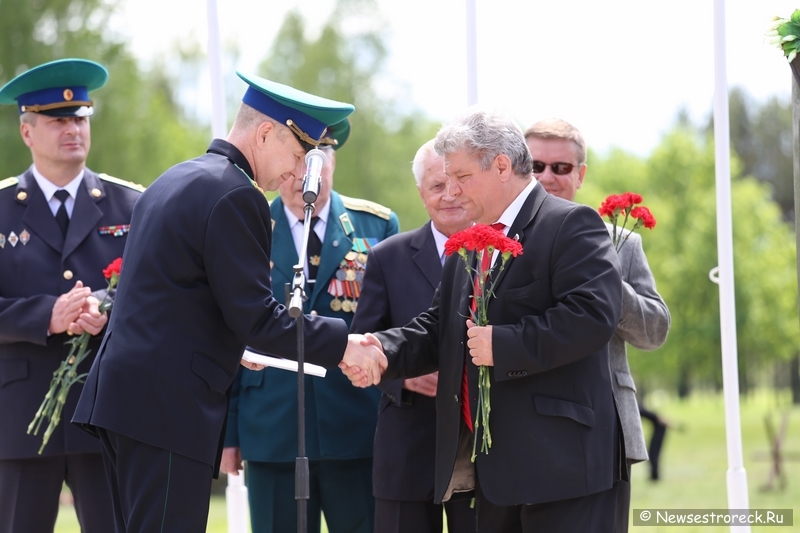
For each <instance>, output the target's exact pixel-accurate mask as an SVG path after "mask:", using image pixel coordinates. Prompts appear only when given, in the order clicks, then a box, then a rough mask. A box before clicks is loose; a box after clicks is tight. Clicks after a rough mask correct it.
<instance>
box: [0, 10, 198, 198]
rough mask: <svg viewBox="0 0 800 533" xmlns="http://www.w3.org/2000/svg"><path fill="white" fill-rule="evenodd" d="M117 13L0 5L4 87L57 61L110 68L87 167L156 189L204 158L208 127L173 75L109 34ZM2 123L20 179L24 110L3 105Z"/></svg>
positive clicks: (3, 152)
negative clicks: (143, 61)
mask: <svg viewBox="0 0 800 533" xmlns="http://www.w3.org/2000/svg"><path fill="white" fill-rule="evenodd" d="M117 9H119V6H118V3H117V2H116V1H111V2H108V1H104V0H2V1H0V34H1V35H3V36H4V37H3V39H0V85H2V84H5V83H6V82H8V81H9V80H10V79H12V78H13V77H14V76H16V75H17V74H19V73H21V72H23V71H25V70H27V69H28V68H31V67H33V66H36V65H39V64H41V63H44V62H47V61H52V60H54V59H61V58H66V57H82V58H86V59H91V60H94V61H97V62H99V63H101V64H102V65H104V66H105V67H106V68H107V69H108V71H109V80H108V83H107V84H106V86H105V87H103V88H102V89H99V90H97V91H95V92H93V93H92V99H93V100H94V101H95V115H94V116H93V117H92V119H91V121H92V129H93V132H94V135H92V149H91V151H90V153H89V160H88V162H87V164H88V165H89V166H90V167H91V168H92V169H94V170H96V171H98V172H106V173H108V174H111V175H114V176H117V177H119V178H122V179H126V180H130V181H135V182H138V183H141V184H144V185H148V184H149V183H151V182H152V181H153V180H154V179H155V178H156V177H158V176H159V175H160V174H161V173H162V172H163V171H164V170H166V169H167V168H168V167H169V166H171V165H173V164H175V163H176V162H178V161H181V160H182V159H187V158H189V157H194V156H196V155H198V154H200V153H202V152H203V151H204V149H205V146H206V144H207V142H208V136H209V134H208V127H207V126H200V125H199V124H198V123H196V122H195V121H192V120H190V119H189V118H188V116H187V114H186V113H185V111H184V110H183V108H182V106H181V105H180V103H179V102H178V101H176V99H175V97H174V96H173V94H174V92H173V89H172V87H175V86H176V84H175V83H174V81H173V80H172V79H171V78H170V76H169V75H168V74H167V73H166V72H165V71H163V70H159V69H158V68H155V69H154V70H153V71H151V72H149V73H147V72H143V71H142V70H141V69H140V67H139V65H138V63H137V62H136V60H135V59H134V58H133V56H132V55H131V54H130V52H129V50H128V47H127V45H126V44H125V43H124V42H122V41H120V40H118V39H116V38H115V37H114V36H113V35H110V34H108V33H107V30H106V28H108V27H109V26H110V24H109V20H110V18H111V17H112V16H113V15H114V13H115V11H116V10H117ZM0 124H2V127H0V176H2V177H7V176H14V175H17V174H19V173H21V172H22V171H24V170H25V169H26V168H27V167H28V166H29V165H30V163H31V161H30V153H29V151H28V149H27V147H26V146H25V145H24V143H23V142H22V139H21V138H20V135H19V113H18V111H17V109H16V107H14V106H2V107H0Z"/></svg>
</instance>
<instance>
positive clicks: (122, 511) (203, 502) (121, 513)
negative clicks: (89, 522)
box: [98, 428, 213, 533]
mask: <svg viewBox="0 0 800 533" xmlns="http://www.w3.org/2000/svg"><path fill="white" fill-rule="evenodd" d="M98 433H99V435H100V441H101V442H102V444H103V461H104V463H105V467H106V474H107V475H108V483H109V486H110V488H111V499H112V502H113V508H114V521H115V526H116V533H153V532H157V531H163V532H169V533H204V532H205V530H206V522H207V521H208V505H209V501H210V499H211V478H212V476H213V468H212V466H211V465H209V464H206V463H201V462H199V461H195V460H194V459H189V458H188V457H184V456H182V455H179V454H177V453H173V452H170V451H167V450H163V449H161V448H156V447H155V446H151V445H149V444H145V443H143V442H139V441H137V440H134V439H131V438H128V437H125V436H124V435H120V434H119V433H115V432H113V431H108V430H106V429H103V428H98ZM107 531H111V530H107Z"/></svg>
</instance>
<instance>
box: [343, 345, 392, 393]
mask: <svg viewBox="0 0 800 533" xmlns="http://www.w3.org/2000/svg"><path fill="white" fill-rule="evenodd" d="M388 366H389V362H388V361H387V360H386V356H385V355H384V354H383V349H382V347H381V343H380V341H379V340H378V339H377V338H376V337H374V336H373V335H371V334H370V333H367V334H366V335H356V334H350V335H349V336H348V338H347V349H346V350H345V351H344V357H343V358H342V362H341V363H339V368H340V369H341V370H342V372H343V373H344V375H345V376H347V378H348V379H349V380H350V382H351V383H352V384H353V385H354V386H355V387H361V388H364V387H369V386H370V385H377V384H378V383H380V382H381V376H382V375H383V372H384V371H385V370H386V367H388Z"/></svg>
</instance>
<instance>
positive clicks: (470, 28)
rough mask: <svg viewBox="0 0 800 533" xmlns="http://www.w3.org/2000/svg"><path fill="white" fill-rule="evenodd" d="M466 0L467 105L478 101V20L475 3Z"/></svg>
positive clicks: (474, 1)
mask: <svg viewBox="0 0 800 533" xmlns="http://www.w3.org/2000/svg"><path fill="white" fill-rule="evenodd" d="M476 2H477V0H467V28H466V29H467V105H468V106H470V105H474V104H477V103H478V21H477V11H476V9H477V8H476V5H475V3H476Z"/></svg>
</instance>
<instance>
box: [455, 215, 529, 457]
mask: <svg viewBox="0 0 800 533" xmlns="http://www.w3.org/2000/svg"><path fill="white" fill-rule="evenodd" d="M468 251H469V252H473V251H474V252H475V255H476V257H477V258H478V262H477V263H478V264H477V268H474V267H472V265H471V264H470V258H469V256H468V255H467V252H468ZM495 251H498V252H500V256H499V259H500V266H499V268H498V269H497V273H500V272H501V271H502V270H503V269H504V268H505V266H506V263H507V262H508V260H509V259H511V257H512V256H513V257H516V256H518V255H520V254H522V245H521V244H520V243H519V242H517V241H515V240H513V239H509V238H508V237H506V236H505V234H504V233H503V232H502V231H500V230H498V229H495V228H493V227H492V226H487V225H486V224H476V225H474V226H472V227H470V228H467V229H465V230H462V231H459V232H458V233H454V234H453V235H451V236H450V238H449V239H447V242H446V243H445V248H444V252H445V254H446V255H448V256H450V255H452V254H454V253H457V254H458V255H459V256H460V257H461V259H463V260H464V266H465V268H466V270H467V273H468V274H469V275H470V277H471V278H472V279H473V280H474V282H473V283H474V285H473V286H474V292H473V295H472V298H473V300H472V306H471V309H470V319H471V322H472V323H474V324H475V325H477V326H488V325H489V318H488V308H489V299H490V298H491V297H492V295H494V284H495V283H496V277H495V278H494V279H492V280H491V281H489V280H490V276H489V274H490V273H491V272H492V269H491V264H492V256H493V255H494V253H495ZM469 327H470V330H472V326H471V325H470V326H469ZM476 336H477V334H472V335H470V337H471V339H472V338H474V337H476ZM491 386H492V382H491V376H490V374H489V368H488V367H487V366H485V365H481V366H480V367H479V373H478V409H477V413H475V425H474V426H475V429H476V430H477V428H479V427H483V434H482V440H481V451H482V452H484V453H489V448H491V446H492V433H491V431H490V430H489V413H490V412H491V410H492V408H491V402H490V399H491V398H490V389H491ZM462 401H464V402H468V401H469V400H468V399H467V398H463V399H462ZM476 447H477V440H473V443H472V461H473V462H474V461H475V457H476V455H477V454H476Z"/></svg>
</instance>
